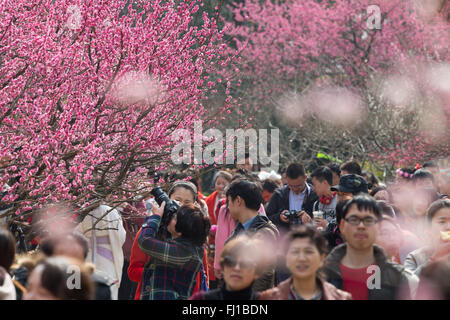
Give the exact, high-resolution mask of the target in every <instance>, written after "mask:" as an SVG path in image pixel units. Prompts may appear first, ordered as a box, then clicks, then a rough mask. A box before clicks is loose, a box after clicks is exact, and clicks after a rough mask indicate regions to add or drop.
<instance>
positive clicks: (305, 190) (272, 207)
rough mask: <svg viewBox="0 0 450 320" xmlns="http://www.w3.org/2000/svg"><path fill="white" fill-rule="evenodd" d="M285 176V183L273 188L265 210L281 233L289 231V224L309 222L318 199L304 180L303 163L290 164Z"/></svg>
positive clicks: (305, 177)
mask: <svg viewBox="0 0 450 320" xmlns="http://www.w3.org/2000/svg"><path fill="white" fill-rule="evenodd" d="M286 178H287V182H288V183H287V185H285V186H283V187H281V188H279V189H277V190H275V193H274V194H273V196H272V198H271V199H270V202H269V205H268V206H267V210H266V212H267V216H268V217H269V218H270V220H272V222H273V223H274V224H275V225H276V226H277V227H278V229H279V230H280V232H282V233H286V232H287V231H289V228H290V225H291V224H301V223H311V221H312V211H313V205H314V202H316V200H318V197H317V195H316V193H315V192H314V190H313V187H312V186H311V185H309V184H308V183H307V182H306V179H307V176H306V173H305V168H304V167H303V165H301V164H298V163H292V164H290V165H289V166H288V168H287V170H286ZM295 215H296V217H295Z"/></svg>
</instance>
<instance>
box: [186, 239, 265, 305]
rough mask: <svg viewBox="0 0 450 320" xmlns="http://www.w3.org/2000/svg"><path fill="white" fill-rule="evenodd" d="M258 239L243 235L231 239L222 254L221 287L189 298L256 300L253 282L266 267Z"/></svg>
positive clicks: (220, 261)
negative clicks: (222, 281)
mask: <svg viewBox="0 0 450 320" xmlns="http://www.w3.org/2000/svg"><path fill="white" fill-rule="evenodd" d="M261 250H262V249H261V248H260V247H259V245H258V241H257V240H254V239H250V238H249V237H247V236H240V237H238V238H235V239H233V240H231V241H229V242H228V243H227V244H226V245H225V247H224V248H223V250H222V253H221V255H220V260H219V263H220V267H221V268H222V272H223V273H222V274H223V280H224V283H223V284H222V286H221V287H220V288H217V289H214V290H211V291H208V292H205V291H200V292H198V293H196V294H194V295H193V296H192V297H191V298H190V300H257V299H258V296H259V295H258V293H257V292H254V291H253V290H252V284H253V282H254V281H255V280H256V279H257V278H258V276H260V275H261V273H262V271H263V270H264V262H263V261H262V259H261V256H262V255H261V254H260V253H261Z"/></svg>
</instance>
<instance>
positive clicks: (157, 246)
mask: <svg viewBox="0 0 450 320" xmlns="http://www.w3.org/2000/svg"><path fill="white" fill-rule="evenodd" d="M160 222H161V217H160V216H158V215H152V216H150V217H147V218H146V219H145V222H144V224H143V226H142V232H141V233H140V235H139V238H138V244H139V247H140V248H141V250H142V251H143V252H145V253H146V254H147V255H149V256H150V257H151V259H150V265H148V266H146V267H145V270H144V274H143V279H142V289H141V290H142V291H141V300H179V299H184V300H186V299H189V297H190V296H191V295H192V291H193V289H194V286H195V277H196V275H197V273H198V272H199V271H200V268H201V265H202V257H203V247H201V246H194V245H193V244H192V243H191V242H189V241H187V240H186V239H183V237H180V238H177V239H176V240H171V241H167V242H166V241H160V240H157V239H155V235H156V232H157V231H158V227H159V224H160Z"/></svg>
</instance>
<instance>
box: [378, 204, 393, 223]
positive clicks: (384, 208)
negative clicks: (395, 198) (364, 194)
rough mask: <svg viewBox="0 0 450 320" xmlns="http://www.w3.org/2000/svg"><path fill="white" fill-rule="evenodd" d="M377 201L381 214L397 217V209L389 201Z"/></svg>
mask: <svg viewBox="0 0 450 320" xmlns="http://www.w3.org/2000/svg"><path fill="white" fill-rule="evenodd" d="M377 203H378V205H379V206H380V209H381V214H383V215H386V216H389V217H391V218H394V219H395V210H394V208H393V207H392V206H391V205H390V204H389V203H387V202H386V201H384V200H377Z"/></svg>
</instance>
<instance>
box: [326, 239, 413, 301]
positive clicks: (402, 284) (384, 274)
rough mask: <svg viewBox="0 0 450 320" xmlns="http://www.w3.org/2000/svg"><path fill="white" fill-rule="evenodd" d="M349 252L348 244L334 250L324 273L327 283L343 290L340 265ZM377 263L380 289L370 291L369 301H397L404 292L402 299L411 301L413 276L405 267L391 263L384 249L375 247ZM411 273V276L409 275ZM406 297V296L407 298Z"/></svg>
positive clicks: (327, 260) (328, 257)
mask: <svg viewBox="0 0 450 320" xmlns="http://www.w3.org/2000/svg"><path fill="white" fill-rule="evenodd" d="M346 252H347V244H346V243H344V244H341V245H340V246H337V247H336V248H334V250H333V251H331V252H330V254H329V255H328V256H327V258H326V259H325V265H324V271H325V273H326V276H327V281H328V282H330V283H331V284H333V285H334V286H335V287H336V288H338V289H341V290H343V286H344V281H343V279H342V274H341V269H340V263H341V261H342V259H343V258H344V256H345V253H346ZM374 256H375V263H376V265H378V267H379V268H380V272H381V274H380V288H379V289H376V288H375V289H369V300H395V299H398V298H399V296H400V292H402V294H403V295H402V297H401V298H402V299H407V300H409V299H410V298H411V297H410V288H409V281H408V277H409V276H413V275H412V274H411V273H410V272H409V271H408V270H407V269H406V268H405V267H404V266H402V265H399V264H396V263H393V262H390V261H388V260H387V258H386V255H385V253H384V251H383V249H382V248H380V247H378V246H377V245H374ZM408 273H410V274H408ZM405 295H406V296H405Z"/></svg>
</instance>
